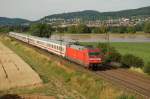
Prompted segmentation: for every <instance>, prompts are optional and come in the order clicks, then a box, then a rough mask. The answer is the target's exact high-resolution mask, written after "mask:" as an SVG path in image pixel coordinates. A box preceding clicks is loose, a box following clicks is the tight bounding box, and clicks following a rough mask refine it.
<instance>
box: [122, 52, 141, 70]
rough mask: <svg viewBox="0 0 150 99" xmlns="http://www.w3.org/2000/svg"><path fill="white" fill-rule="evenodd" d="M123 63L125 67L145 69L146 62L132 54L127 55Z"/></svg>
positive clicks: (123, 58)
mask: <svg viewBox="0 0 150 99" xmlns="http://www.w3.org/2000/svg"><path fill="white" fill-rule="evenodd" d="M121 63H122V64H123V67H143V66H144V62H143V59H141V58H139V57H137V56H134V55H132V54H126V55H124V56H123V57H122V59H121Z"/></svg>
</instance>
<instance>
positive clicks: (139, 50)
mask: <svg viewBox="0 0 150 99" xmlns="http://www.w3.org/2000/svg"><path fill="white" fill-rule="evenodd" d="M111 46H114V47H115V48H116V49H117V50H118V51H119V52H120V53H121V54H123V55H124V54H133V55H136V56H138V57H141V58H142V59H143V60H144V62H145V63H147V62H148V61H150V43H111Z"/></svg>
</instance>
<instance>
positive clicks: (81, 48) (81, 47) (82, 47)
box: [69, 44, 86, 50]
mask: <svg viewBox="0 0 150 99" xmlns="http://www.w3.org/2000/svg"><path fill="white" fill-rule="evenodd" d="M69 47H71V48H74V49H78V50H83V49H85V48H86V47H84V46H81V45H74V44H72V45H70V46H69Z"/></svg>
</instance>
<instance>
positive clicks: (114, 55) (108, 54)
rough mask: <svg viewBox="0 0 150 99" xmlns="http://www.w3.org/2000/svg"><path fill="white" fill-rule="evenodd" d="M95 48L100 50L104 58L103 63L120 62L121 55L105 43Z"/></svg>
mask: <svg viewBox="0 0 150 99" xmlns="http://www.w3.org/2000/svg"><path fill="white" fill-rule="evenodd" d="M97 47H98V48H100V50H101V51H102V54H103V55H104V56H105V57H104V60H105V62H104V63H108V62H120V61H121V54H120V53H119V52H118V51H117V50H116V49H115V48H114V47H111V46H110V45H107V44H106V43H99V44H98V46H97Z"/></svg>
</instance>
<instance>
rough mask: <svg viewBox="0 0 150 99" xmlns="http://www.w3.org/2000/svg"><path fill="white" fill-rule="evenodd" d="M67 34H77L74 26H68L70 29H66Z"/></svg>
mask: <svg viewBox="0 0 150 99" xmlns="http://www.w3.org/2000/svg"><path fill="white" fill-rule="evenodd" d="M68 32H69V33H77V31H76V26H74V25H73V26H70V27H68Z"/></svg>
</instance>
